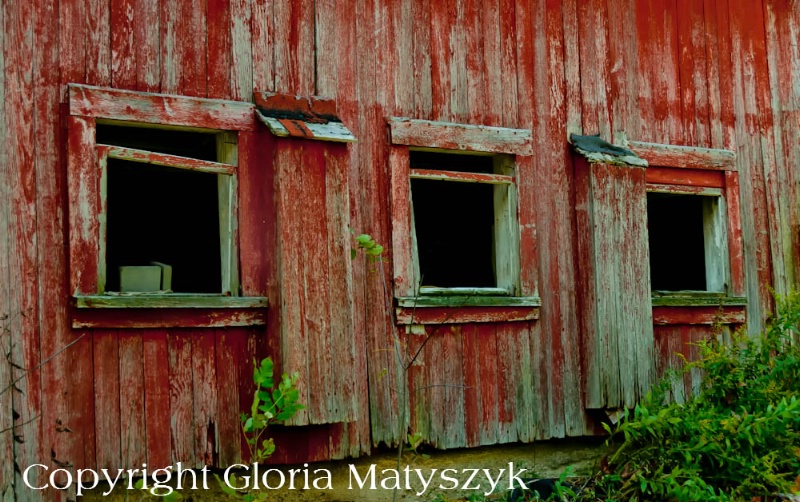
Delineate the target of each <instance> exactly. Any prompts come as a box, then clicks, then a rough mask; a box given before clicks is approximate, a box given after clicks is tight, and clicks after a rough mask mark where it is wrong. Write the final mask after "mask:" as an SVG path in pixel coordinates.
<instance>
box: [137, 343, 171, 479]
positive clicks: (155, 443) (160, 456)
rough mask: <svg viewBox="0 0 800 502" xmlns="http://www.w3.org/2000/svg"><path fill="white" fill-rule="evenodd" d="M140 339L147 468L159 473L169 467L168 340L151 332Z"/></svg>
mask: <svg viewBox="0 0 800 502" xmlns="http://www.w3.org/2000/svg"><path fill="white" fill-rule="evenodd" d="M141 337H142V366H143V369H144V376H143V381H144V409H145V411H146V413H145V430H146V432H147V439H146V442H145V445H146V450H145V451H146V452H147V465H148V466H150V468H151V469H160V468H164V467H166V466H168V465H172V457H171V451H172V450H171V446H170V445H171V439H170V431H171V427H170V374H169V359H170V357H169V349H168V342H167V339H168V336H167V332H166V330H163V329H154V330H148V331H144V332H143V333H142V334H141Z"/></svg>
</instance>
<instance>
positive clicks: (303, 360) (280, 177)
mask: <svg viewBox="0 0 800 502" xmlns="http://www.w3.org/2000/svg"><path fill="white" fill-rule="evenodd" d="M275 170H276V177H277V184H276V190H277V210H278V234H277V238H278V243H279V244H278V256H280V261H279V267H280V284H281V285H282V287H281V303H280V309H281V313H280V316H281V321H282V322H281V327H280V328H281V336H280V340H281V347H280V349H281V350H280V354H281V365H282V371H284V372H290V373H292V372H295V371H296V372H298V373H299V374H300V375H301V377H300V379H299V381H298V391H299V392H300V396H301V397H300V398H301V400H302V401H303V402H304V403H309V404H310V403H311V397H310V395H309V392H310V387H311V381H310V379H309V374H308V371H309V367H308V358H307V355H308V353H309V345H308V342H309V341H308V338H307V331H306V329H305V327H304V325H305V305H304V300H305V295H304V292H303V288H304V287H305V280H304V268H305V266H306V265H308V266H311V263H305V262H304V261H303V258H302V257H303V249H302V247H303V245H304V242H303V240H301V238H300V237H301V236H300V235H299V234H298V233H297V232H296V231H295V226H294V225H293V224H291V222H292V221H295V222H298V223H299V222H302V218H303V213H304V212H305V204H304V194H303V177H304V176H303V175H304V166H303V145H302V143H300V142H297V141H293V140H280V141H278V142H276V156H275ZM293 218H297V219H293ZM309 419H310V414H309V410H308V409H305V410H302V411H300V412H299V413H298V414H297V415H295V416H294V417H293V419H292V420H291V421H290V424H291V425H303V424H307V423H309V422H308V421H309Z"/></svg>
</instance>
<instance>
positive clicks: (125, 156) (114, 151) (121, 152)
mask: <svg viewBox="0 0 800 502" xmlns="http://www.w3.org/2000/svg"><path fill="white" fill-rule="evenodd" d="M98 147H103V148H107V155H108V156H109V157H111V158H113V159H121V160H127V161H130V162H137V163H141V164H153V165H156V166H169V167H175V168H177V169H186V170H189V171H197V172H201V173H213V174H226V175H229V176H231V175H233V174H235V173H236V167H235V166H232V165H230V164H225V163H222V162H211V161H210V160H200V159H191V158H188V157H179V156H177V155H169V154H166V153H158V152H148V151H145V150H138V149H136V148H126V147H123V146H111V145H98Z"/></svg>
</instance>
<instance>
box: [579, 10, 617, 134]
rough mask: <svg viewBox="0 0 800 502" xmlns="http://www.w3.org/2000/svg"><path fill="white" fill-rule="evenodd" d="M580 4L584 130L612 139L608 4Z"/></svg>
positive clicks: (580, 52) (582, 117)
mask: <svg viewBox="0 0 800 502" xmlns="http://www.w3.org/2000/svg"><path fill="white" fill-rule="evenodd" d="M577 5H578V9H577V14H578V18H579V19H580V23H579V30H580V31H579V38H580V44H579V54H580V74H581V75H580V85H581V106H582V116H581V119H582V122H583V130H584V131H586V132H587V134H595V133H600V136H601V137H603V138H606V139H609V140H610V139H611V138H613V132H614V131H615V129H614V124H613V123H612V120H611V119H612V117H611V100H610V96H609V91H610V89H609V87H610V80H609V70H610V68H611V66H610V64H609V61H608V57H609V50H608V49H609V47H608V45H609V44H608V17H609V16H608V5H607V3H606V2H602V1H599V0H591V1H582V2H578V3H577Z"/></svg>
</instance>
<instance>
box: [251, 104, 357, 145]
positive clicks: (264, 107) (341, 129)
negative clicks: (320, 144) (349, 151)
mask: <svg viewBox="0 0 800 502" xmlns="http://www.w3.org/2000/svg"><path fill="white" fill-rule="evenodd" d="M255 101H256V117H258V119H259V120H260V121H261V122H263V123H264V124H265V125H266V126H267V127H268V128H269V130H270V132H272V134H274V135H275V136H280V137H293V138H303V139H315V140H320V141H336V142H344V143H353V142H355V141H356V137H355V136H354V135H353V133H352V132H350V130H349V129H348V128H347V126H345V125H344V124H343V123H342V121H341V119H339V116H338V115H337V113H336V101H335V100H333V99H328V98H321V97H318V96H294V95H290V94H280V93H274V92H256V93H255Z"/></svg>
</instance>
